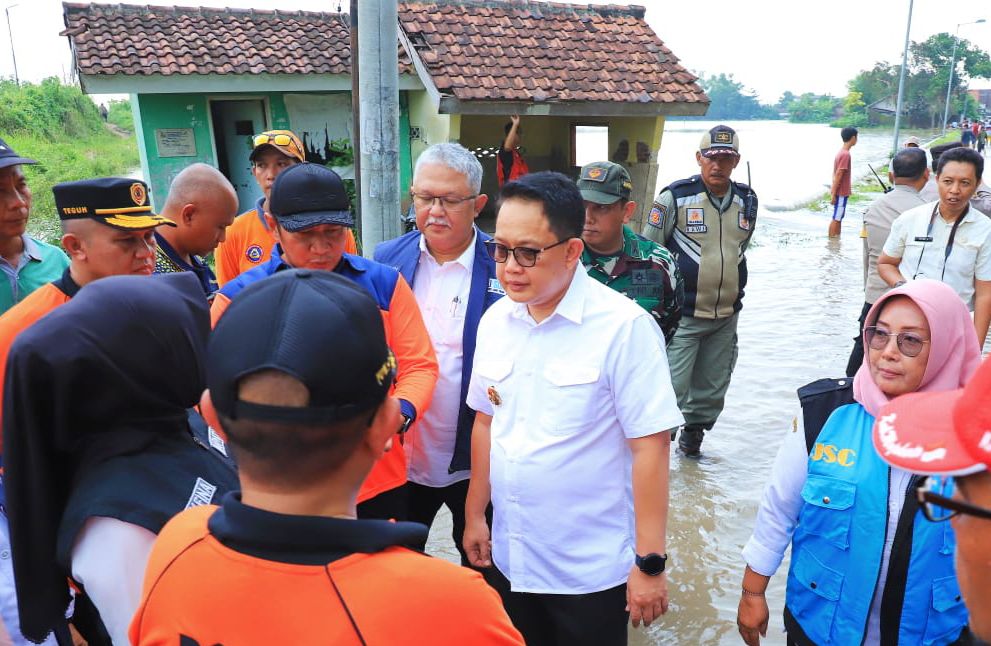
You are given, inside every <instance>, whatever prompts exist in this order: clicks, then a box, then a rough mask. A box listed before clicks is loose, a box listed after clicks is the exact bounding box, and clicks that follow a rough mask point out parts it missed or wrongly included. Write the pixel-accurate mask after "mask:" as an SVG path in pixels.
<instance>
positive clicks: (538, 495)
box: [468, 271, 684, 594]
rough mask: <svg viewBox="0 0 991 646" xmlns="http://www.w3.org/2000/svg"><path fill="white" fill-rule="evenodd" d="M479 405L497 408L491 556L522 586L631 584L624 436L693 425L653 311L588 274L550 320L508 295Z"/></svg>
mask: <svg viewBox="0 0 991 646" xmlns="http://www.w3.org/2000/svg"><path fill="white" fill-rule="evenodd" d="M468 405H469V406H471V407H472V408H473V409H475V410H476V411H480V412H482V413H485V414H487V415H491V416H492V427H491V451H490V472H489V473H490V481H491V485H492V506H493V509H494V518H493V526H492V558H493V560H494V562H495V564H496V566H497V567H498V568H499V570H500V571H501V572H502V573H503V574H505V575H506V577H507V578H508V579H509V581H510V582H511V584H512V589H513V590H514V591H520V592H535V593H548V594H584V593H590V592H598V591H601V590H606V589H608V588H612V587H615V586H617V585H620V584H623V583H625V582H626V579H627V576H628V575H629V571H630V568H631V567H632V566H633V557H634V547H635V541H634V536H635V534H634V514H633V497H632V471H631V466H632V455H631V452H630V448H629V445H628V443H627V440H629V439H634V438H640V437H645V436H648V435H652V434H654V433H660V432H664V431H667V430H670V429H671V428H675V427H677V426H680V425H681V424H683V423H684V419H683V418H682V416H681V412H680V411H679V410H678V405H677V400H676V398H675V394H674V390H673V389H672V387H671V380H670V376H669V368H668V361H667V354H666V352H665V347H664V336H663V335H662V334H661V330H660V328H658V326H657V323H655V322H654V320H653V318H652V317H651V316H650V315H649V314H647V312H646V311H644V310H643V309H642V308H640V307H639V306H638V305H637V304H636V303H634V302H633V301H631V300H629V299H628V298H626V297H625V296H622V295H621V294H618V293H616V292H614V291H613V290H611V289H609V288H608V287H606V286H604V285H601V284H599V283H597V282H596V281H594V280H592V279H590V278H589V277H588V276H587V274H586V273H585V272H584V271H576V272H575V273H574V276H573V277H572V281H571V284H570V286H569V288H568V291H567V293H566V294H565V296H564V298H563V299H562V300H561V302H560V303H559V304H558V306H557V308H556V310H555V312H554V313H553V314H552V315H551V316H549V317H548V318H546V319H545V320H543V321H541V322H540V323H539V324H538V323H536V322H535V321H534V320H533V318H532V317H531V316H530V314H529V313H528V312H527V308H526V306H525V305H522V304H518V303H514V302H513V301H512V300H510V299H509V298H504V299H502V300H500V301H498V302H497V303H495V304H494V305H492V307H490V308H489V310H488V311H487V312H486V313H485V315H484V316H483V317H482V321H481V323H480V325H479V328H478V341H477V345H476V350H475V363H474V369H473V373H472V378H471V385H470V387H469V391H468Z"/></svg>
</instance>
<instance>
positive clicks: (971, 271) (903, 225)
mask: <svg viewBox="0 0 991 646" xmlns="http://www.w3.org/2000/svg"><path fill="white" fill-rule="evenodd" d="M937 204H938V203H937V202H933V203H929V204H923V205H922V206H917V207H915V208H913V209H909V210H908V211H905V212H904V213H902V214H901V215H899V216H898V217H897V218H896V219H895V221H894V222H893V223H892V224H891V233H890V234H889V235H888V240H887V241H886V242H885V243H884V253H886V254H888V255H889V256H891V257H893V258H901V259H902V260H901V263H900V264H899V265H898V271H900V272H901V274H902V276H904V277H905V280H913V279H915V278H932V279H933V280H939V281H942V282H944V283H946V284H947V285H949V286H950V287H952V288H953V290H954V291H955V292H956V293H957V294H959V295H960V298H961V299H963V302H964V303H966V304H967V308H968V309H969V310H971V311H973V310H974V280H991V220H989V219H988V218H987V217H985V216H984V215H983V214H982V213H981V212H980V211H978V210H977V209H975V208H973V207H971V208H970V209H969V210H968V211H967V214H966V215H964V216H963V220H961V221H960V225H959V226H958V227H957V233H956V235H955V236H954V238H953V247H952V248H951V250H950V255H949V257H947V256H946V244H947V242H948V241H949V238H950V230H951V229H952V228H953V223H951V222H947V221H946V220H944V219H943V217H942V216H941V215H939V213H937V214H936V217H932V214H933V208H935V207H936V205H937ZM930 221H931V222H932V231H931V232H930V231H929V223H930ZM926 238H932V240H930V241H926Z"/></svg>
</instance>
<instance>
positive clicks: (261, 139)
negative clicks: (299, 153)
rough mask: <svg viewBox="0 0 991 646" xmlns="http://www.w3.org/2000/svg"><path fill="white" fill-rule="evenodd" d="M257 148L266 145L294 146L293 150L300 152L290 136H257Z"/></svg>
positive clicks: (266, 134)
mask: <svg viewBox="0 0 991 646" xmlns="http://www.w3.org/2000/svg"><path fill="white" fill-rule="evenodd" d="M254 141H255V148H257V147H258V146H264V145H265V144H275V145H276V146H292V147H293V148H295V149H297V150H299V146H298V145H297V144H296V142H295V141H294V140H293V138H292V137H290V136H289V135H283V134H279V135H270V134H268V133H264V132H263V133H262V134H260V135H256V136H255V140H254Z"/></svg>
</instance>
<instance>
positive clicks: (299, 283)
mask: <svg viewBox="0 0 991 646" xmlns="http://www.w3.org/2000/svg"><path fill="white" fill-rule="evenodd" d="M286 172H288V171H283V173H286ZM280 177H281V175H280ZM207 358H208V364H207V388H209V389H210V397H211V399H212V400H213V405H214V407H215V408H216V409H217V411H218V412H219V413H220V414H221V415H223V416H224V417H227V418H228V419H235V420H236V419H252V420H257V421H267V422H280V423H287V424H311V425H315V424H327V423H332V422H336V421H339V420H346V419H351V418H353V417H355V416H357V415H359V414H361V413H363V412H366V411H369V410H371V409H373V408H375V407H376V406H378V405H379V404H381V403H382V400H383V399H385V396H386V395H387V394H388V392H389V388H390V387H391V386H392V382H393V380H394V378H395V371H396V359H395V357H394V356H393V354H392V352H391V351H390V350H389V346H388V345H387V344H386V340H385V328H384V326H383V323H382V315H381V314H380V313H379V308H378V305H377V304H376V302H375V300H374V299H373V298H372V297H371V295H370V294H369V293H368V292H367V291H366V290H365V289H364V288H362V287H361V286H359V285H358V284H357V283H355V282H353V281H351V280H348V279H347V278H345V277H343V276H340V275H338V274H335V273H332V272H329V271H319V270H311V269H287V270H284V271H280V272H278V273H276V274H274V275H273V276H271V277H270V278H266V279H265V280H262V281H258V282H256V283H253V284H251V285H249V286H248V287H246V288H245V289H244V290H243V291H242V292H241V293H240V294H238V297H237V298H235V299H234V301H233V302H232V303H231V305H230V307H228V308H227V311H226V312H224V315H223V316H222V317H221V318H220V321H219V322H218V323H217V327H216V328H215V329H214V330H213V333H212V334H211V336H210V344H209V348H208V350H207ZM262 370H277V371H280V372H284V373H286V374H288V375H290V376H292V377H294V378H296V379H298V380H299V381H301V382H302V383H303V385H305V386H306V388H307V389H308V390H309V392H310V401H309V404H308V405H307V406H301V407H294V406H272V405H265V404H256V403H251V402H245V401H242V400H240V399H238V384H239V382H240V381H241V379H243V378H245V377H247V376H249V375H252V374H254V373H257V372H260V371H262Z"/></svg>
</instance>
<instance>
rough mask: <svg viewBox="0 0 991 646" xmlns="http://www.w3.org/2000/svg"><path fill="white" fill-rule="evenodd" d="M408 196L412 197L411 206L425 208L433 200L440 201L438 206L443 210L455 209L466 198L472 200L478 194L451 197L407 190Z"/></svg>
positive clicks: (433, 201) (432, 203) (431, 204)
mask: <svg viewBox="0 0 991 646" xmlns="http://www.w3.org/2000/svg"><path fill="white" fill-rule="evenodd" d="M409 196H410V197H411V198H413V206H414V207H415V208H417V209H426V208H430V207H432V206H433V205H434V203H435V202H440V206H441V208H442V209H444V210H445V211H447V210H450V209H456V208H458V207H459V206H461V205H462V204H464V203H465V202H467V201H468V200H473V199H475V198H476V197H478V195H469V196H468V197H451V196H450V195H423V194H422V193H414V192H413V191H410V192H409Z"/></svg>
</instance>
